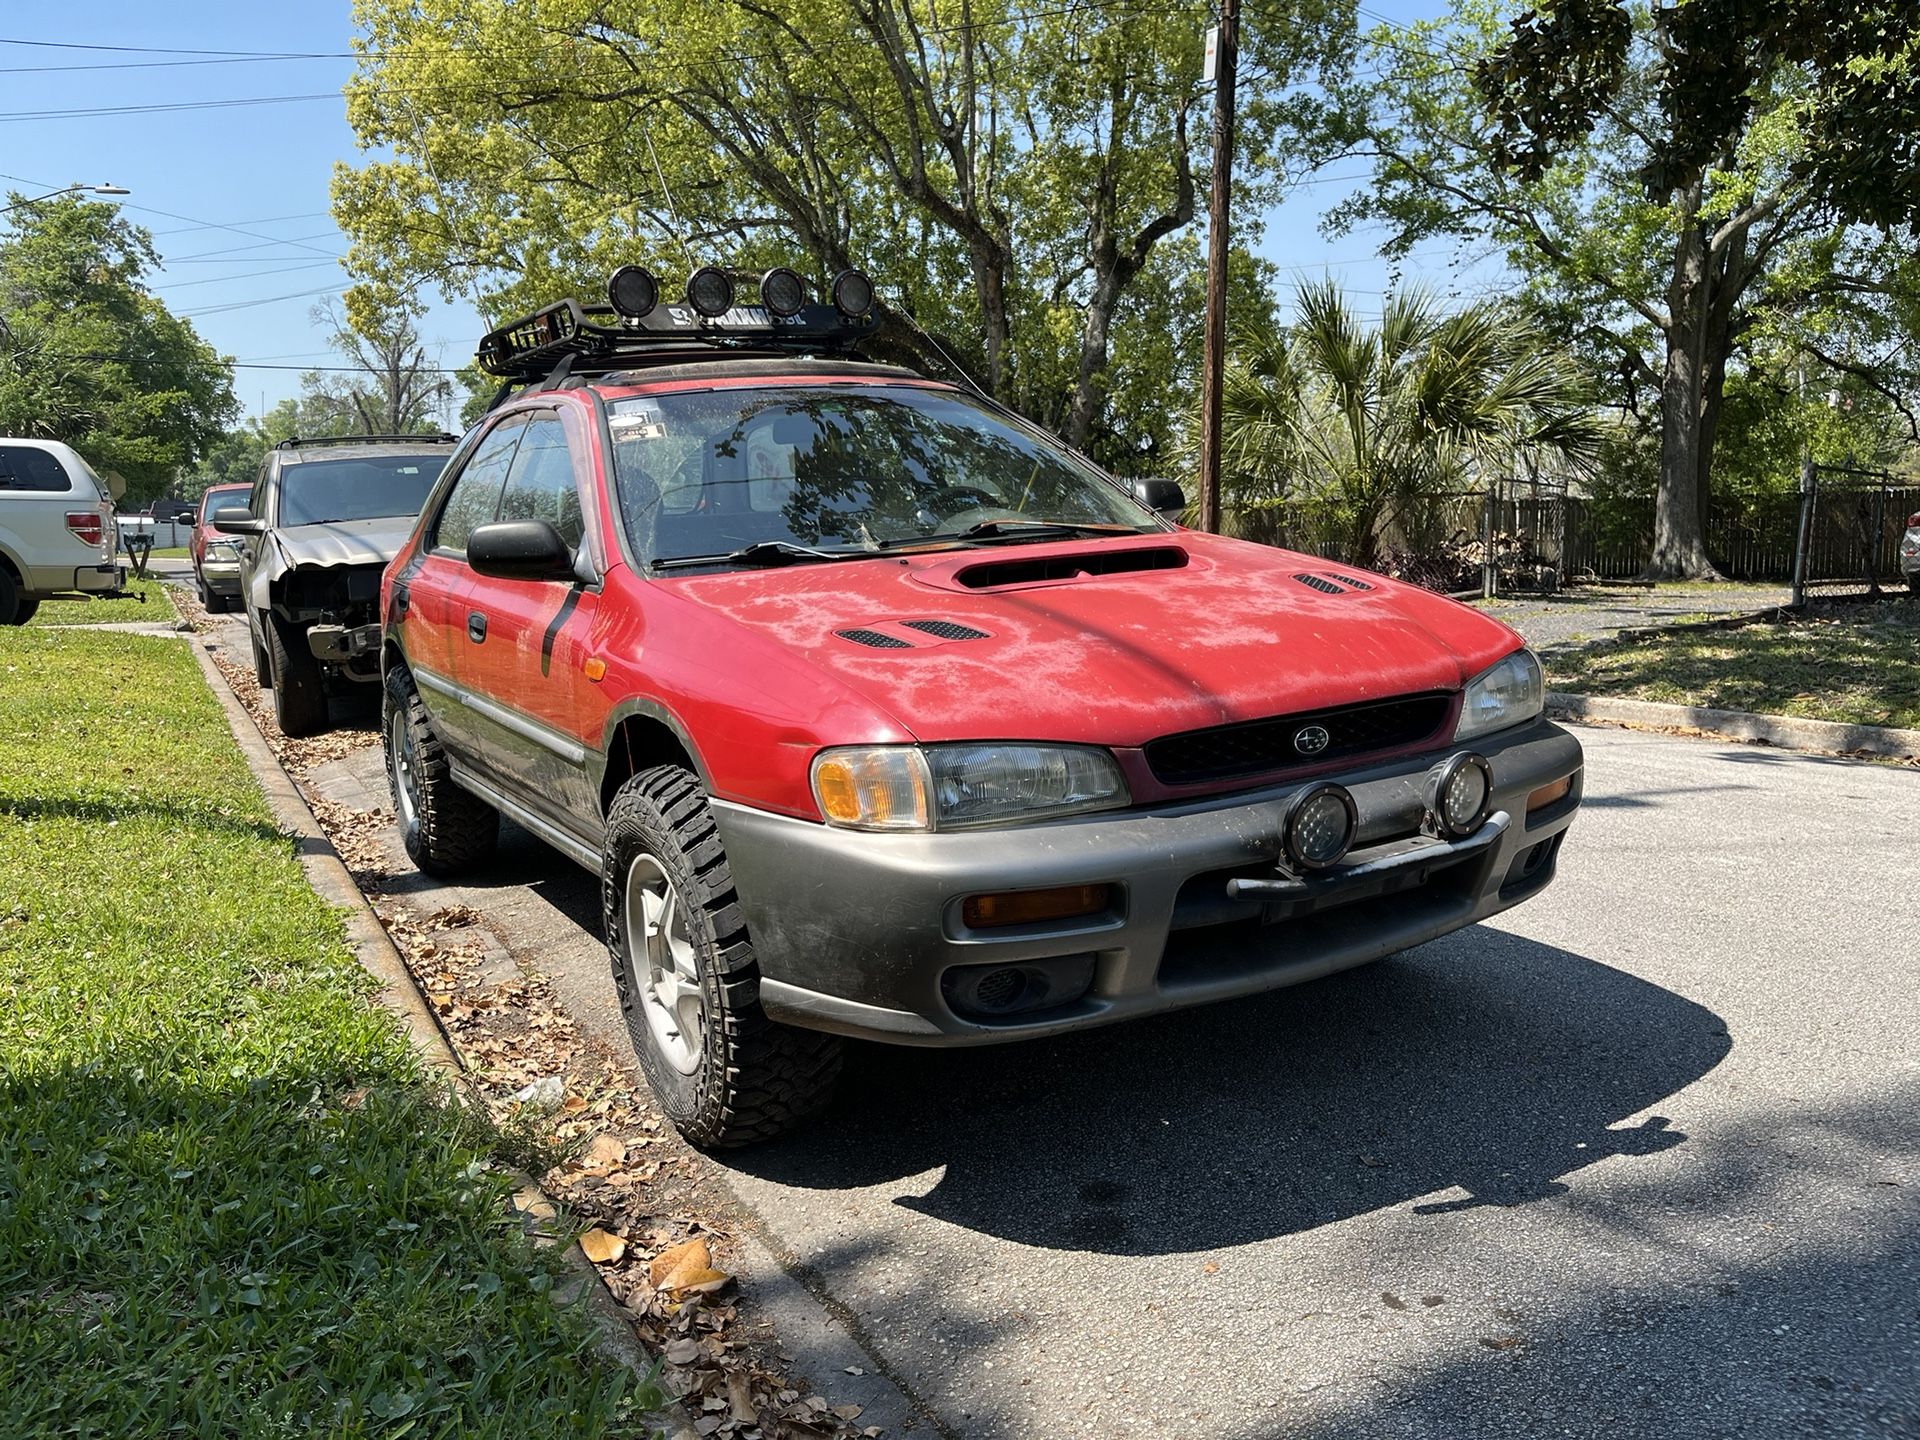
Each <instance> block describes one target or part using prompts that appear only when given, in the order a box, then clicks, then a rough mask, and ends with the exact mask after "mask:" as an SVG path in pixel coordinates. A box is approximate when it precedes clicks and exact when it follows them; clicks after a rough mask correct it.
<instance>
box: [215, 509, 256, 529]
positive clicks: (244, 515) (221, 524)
mask: <svg viewBox="0 0 1920 1440" xmlns="http://www.w3.org/2000/svg"><path fill="white" fill-rule="evenodd" d="M213 528H214V529H216V530H218V531H219V532H220V533H221V534H222V535H264V534H265V533H266V530H267V522H266V521H264V520H257V519H255V518H254V517H253V516H252V515H251V514H249V513H248V512H247V510H246V508H245V507H244V506H240V505H222V506H221V507H220V508H219V509H218V510H216V511H214V512H213Z"/></svg>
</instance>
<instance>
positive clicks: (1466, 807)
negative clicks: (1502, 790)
mask: <svg viewBox="0 0 1920 1440" xmlns="http://www.w3.org/2000/svg"><path fill="white" fill-rule="evenodd" d="M1427 808H1428V809H1429V810H1431V811H1432V812H1433V820H1434V825H1435V826H1436V827H1437V828H1438V829H1439V831H1440V833H1441V834H1442V835H1445V836H1446V837H1448V838H1449V839H1452V840H1459V839H1463V838H1465V837H1466V836H1468V835H1471V834H1472V833H1473V832H1474V831H1476V830H1478V829H1479V828H1480V827H1481V825H1483V824H1484V823H1485V822H1486V818H1487V812H1488V811H1490V810H1491V809H1492V808H1493V768H1492V767H1491V766H1490V765H1488V764H1487V762H1486V760H1485V759H1484V758H1482V757H1481V756H1479V755H1472V754H1468V755H1456V756H1454V757H1453V758H1452V759H1451V760H1449V761H1447V763H1446V764H1444V765H1442V766H1441V767H1440V768H1439V769H1438V770H1437V771H1435V772H1434V776H1433V783H1432V793H1431V795H1430V796H1429V798H1428V801H1427Z"/></svg>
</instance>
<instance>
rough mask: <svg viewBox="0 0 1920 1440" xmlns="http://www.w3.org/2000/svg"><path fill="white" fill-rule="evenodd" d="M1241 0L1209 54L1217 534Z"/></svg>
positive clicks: (1205, 434) (1208, 461) (1213, 513)
mask: <svg viewBox="0 0 1920 1440" xmlns="http://www.w3.org/2000/svg"><path fill="white" fill-rule="evenodd" d="M1239 54H1240V0H1220V26H1219V29H1218V30H1217V31H1216V32H1215V40H1214V53H1213V193H1212V195H1211V196H1210V197H1209V199H1208V202H1207V322H1206V344H1205V348H1204V350H1203V351H1202V355H1201V361H1200V494H1199V497H1198V505H1197V508H1198V511H1199V516H1198V518H1199V521H1200V528H1201V529H1202V530H1205V531H1208V532H1209V533H1212V534H1218V533H1219V531H1220V392H1221V386H1222V384H1223V380H1224V376H1225V373H1226V364H1227V205H1228V201H1229V199H1230V196H1231V192H1232V188H1233V82H1234V71H1235V69H1236V68H1237V64H1238V60H1239Z"/></svg>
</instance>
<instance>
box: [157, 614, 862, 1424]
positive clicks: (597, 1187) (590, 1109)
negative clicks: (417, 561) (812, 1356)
mask: <svg viewBox="0 0 1920 1440" xmlns="http://www.w3.org/2000/svg"><path fill="white" fill-rule="evenodd" d="M181 605H182V608H183V610H185V611H186V612H187V614H188V615H189V617H190V618H191V619H192V620H194V622H195V629H197V630H201V631H205V630H209V629H211V628H212V626H211V623H210V622H208V621H207V620H206V619H205V615H204V611H202V610H201V609H200V607H199V604H198V602H197V601H195V600H194V599H193V598H192V597H191V596H185V595H183V596H182V598H181ZM212 653H213V659H214V663H215V665H216V666H217V667H218V668H219V670H220V672H221V674H222V675H223V676H225V677H226V680H227V683H228V684H229V685H230V686H231V687H232V689H233V691H234V692H235V694H237V695H238V696H239V697H240V700H241V703H242V704H243V705H244V706H245V707H246V709H247V711H248V713H249V714H251V715H252V716H253V719H254V722H255V724H256V725H257V726H258V727H259V729H260V733H261V734H262V735H263V736H264V737H265V738H266V741H267V744H268V745H269V746H270V747H271V748H272V749H273V751H274V753H275V754H276V755H277V756H278V757H279V759H280V762H281V764H282V765H284V766H285V767H286V769H287V771H288V773H289V774H290V775H292V776H293V778H294V781H295V783H296V784H297V785H298V786H299V788H300V791H301V793H302V795H303V796H304V797H305V799H306V801H307V803H308V805H309V806H310V807H311V808H312V809H313V812H314V814H315V816H316V817H317V818H318V819H319V821H320V825H321V828H322V829H323V830H324V831H325V832H326V834H327V837H328V839H329V840H330V841H331V842H332V844H333V847H334V849H335V850H336V851H337V852H338V853H339V855H340V858H341V860H342V861H343V862H344V863H345V865H346V867H347V869H348V871H349V872H350V873H351V874H352V875H353V877H354V879H355V881H356V882H357V883H358V884H359V886H360V888H361V890H362V892H363V893H364V894H365V895H366V897H367V899H368V902H369V903H370V904H371V905H372V906H373V910H374V913H375V915H377V916H378V917H379V920H380V923H381V925H382V926H383V927H384V928H385V930H386V932H387V935H388V937H389V938H391V939H392V941H393V943H394V946H395V948H397V949H398V950H399V951H400V954H401V955H402V957H403V958H404V959H405V960H406V963H407V968H408V969H409V970H410V971H411V972H412V974H413V976H414V979H415V980H416V982H417V983H418V984H419V987H420V989H421V990H422V992H423V993H424V994H425V995H426V997H427V1001H428V1003H429V1004H430V1005H431V1006H432V1007H433V1011H434V1014H435V1015H436V1017H437V1018H438V1020H439V1022H440V1025H441V1028H442V1029H443V1030H444V1031H445V1033H446V1035H447V1037H448V1040H449V1042H450V1043H451V1044H452V1046H453V1048H454V1050H455V1051H456V1053H458V1055H459V1056H460V1059H461V1061H462V1063H463V1064H464V1065H465V1066H466V1068H467V1071H468V1074H469V1078H470V1080H471V1081H472V1089H473V1090H474V1092H475V1093H476V1095H477V1096H478V1097H479V1098H480V1099H481V1100H482V1101H483V1102H484V1103H485V1105H486V1106H487V1109H488V1111H489V1113H490V1114H491V1115H492V1116H493V1117H494V1118H495V1120H496V1121H497V1122H499V1123H501V1124H502V1125H503V1126H507V1127H509V1128H510V1129H512V1128H514V1127H521V1128H522V1129H523V1128H524V1127H526V1126H528V1125H532V1126H535V1127H537V1132H538V1138H539V1139H540V1140H541V1141H542V1142H544V1143H547V1144H550V1145H553V1146H557V1147H560V1148H561V1153H563V1154H564V1155H566V1156H567V1157H569V1158H567V1159H565V1160H563V1161H562V1162H561V1163H560V1164H558V1165H556V1166H554V1167H553V1168H552V1169H550V1170H548V1171H547V1173H546V1174H545V1175H544V1176H541V1177H539V1180H540V1185H541V1188H542V1189H543V1190H544V1191H545V1192H546V1193H547V1195H548V1196H550V1197H551V1198H552V1199H553V1201H555V1202H556V1203H557V1204H558V1205H560V1206H562V1207H564V1208H565V1210H566V1211H567V1212H568V1213H569V1214H570V1215H571V1216H573V1217H574V1218H575V1219H576V1220H578V1221H580V1222H582V1223H584V1224H585V1227H586V1228H585V1229H584V1230H583V1231H582V1232H581V1234H580V1247H581V1249H582V1251H583V1252H584V1253H585V1254H586V1256H587V1258H588V1259H589V1260H591V1261H592V1262H593V1263H594V1265H595V1266H596V1267H597V1268H598V1269H599V1271H600V1274H601V1277H602V1279H603V1280H604V1281H605V1282H606V1285H607V1288H608V1289H609V1290H610V1291H611V1292H612V1294H613V1296H614V1298H615V1299H616V1300H617V1301H619V1302H620V1305H621V1308H622V1311H623V1313H624V1314H625V1315H626V1317H627V1319H628V1320H629V1321H630V1322H631V1323H632V1324H633V1327H634V1329H635V1331H636V1332H637V1334H638V1335H639V1337H640V1340H641V1342H642V1344H644V1345H645V1346H646V1348H647V1349H648V1350H649V1351H650V1352H651V1353H653V1354H655V1355H658V1356H660V1357H661V1360H662V1372H661V1382H662V1384H663V1385H665V1387H666V1388H667V1389H668V1390H669V1391H671V1392H672V1393H673V1394H674V1395H675V1396H677V1397H678V1398H679V1399H681V1401H682V1402H683V1404H684V1405H685V1407H686V1410H687V1412H688V1413H689V1414H690V1415H691V1416H692V1417H693V1418H692V1426H693V1430H694V1432H695V1433H696V1434H697V1435H701V1436H709V1435H712V1436H726V1437H737V1440H855V1437H875V1436H879V1435H880V1434H882V1431H881V1428H880V1427H879V1426H866V1427H862V1426H860V1425H859V1424H858V1423H857V1422H858V1420H859V1418H860V1407H859V1406H857V1405H841V1406H837V1407H836V1406H834V1405H832V1404H831V1403H830V1402H829V1401H828V1400H827V1399H826V1397H824V1396H822V1395H819V1394H815V1393H813V1391H812V1387H811V1386H810V1385H808V1384H807V1382H806V1381H805V1380H804V1379H803V1378H801V1377H798V1376H795V1375H794V1374H792V1373H791V1369H790V1366H788V1365H787V1364H786V1363H785V1362H784V1361H783V1360H782V1359H781V1358H780V1355H779V1352H778V1350H777V1347H776V1346H775V1344H774V1343H773V1337H772V1336H771V1334H770V1329H769V1326H768V1325H767V1322H765V1321H764V1320H754V1319H749V1318H743V1317H742V1316H741V1314H740V1310H739V1302H738V1300H737V1298H736V1297H735V1295H734V1289H735V1287H734V1284H733V1277H732V1276H731V1275H730V1274H729V1273H728V1272H727V1270H726V1269H725V1268H723V1267H722V1266H721V1265H720V1264H718V1263H716V1258H715V1247H716V1246H718V1247H719V1249H720V1250H721V1251H722V1252H724V1251H725V1250H726V1248H727V1245H728V1242H729V1239H730V1233H729V1227H728V1225H727V1223H726V1222H725V1220H724V1218H723V1217H725V1216H726V1215H727V1214H728V1213H729V1202H728V1200H727V1199H726V1197H725V1196H724V1195H723V1194H721V1193H720V1192H719V1191H718V1189H717V1187H716V1185H715V1184H714V1182H713V1180H712V1177H711V1176H710V1174H709V1173H708V1171H707V1170H706V1167H705V1163H704V1162H703V1161H702V1160H701V1159H700V1157H699V1156H698V1155H696V1154H695V1153H694V1152H693V1151H692V1150H690V1149H689V1148H688V1147H687V1146H686V1145H684V1144H683V1143H682V1142H681V1141H680V1139H679V1137H678V1136H677V1135H675V1134H674V1133H673V1131H672V1129H671V1127H669V1126H667V1125H666V1124H665V1123H664V1121H663V1120H662V1119H661V1117H660V1116H659V1114H658V1113H657V1112H656V1111H655V1110H654V1109H653V1106H652V1103H651V1100H650V1098H649V1097H648V1095H647V1092H646V1089H645V1087H644V1085H643V1084H642V1083H641V1082H640V1080H639V1078H638V1076H637V1074H636V1073H635V1071H634V1070H633V1069H632V1068H631V1066H630V1065H629V1064H628V1061H627V1057H625V1056H616V1055H613V1054H611V1053H609V1052H608V1051H606V1050H605V1049H604V1048H602V1047H600V1046H598V1045H595V1044H593V1043H591V1042H589V1041H588V1040H587V1039H586V1038H585V1037H583V1036H582V1035H581V1033H580V1031H579V1028H578V1027H577V1026H576V1025H575V1023H574V1022H573V1020H572V1018H571V1017H570V1016H568V1015H567V1014H566V1013H565V1012H564V1011H563V1010H561V1009H560V1008H559V1006H558V1005H557V1004H556V1003H555V1000H554V996H553V991H552V988H551V986H550V985H549V984H548V983H547V981H546V980H545V979H544V978H543V977H542V976H539V975H537V974H532V973H529V972H526V971H524V970H521V969H520V968H519V967H518V966H515V967H514V968H513V971H512V974H511V976H510V978H507V979H505V980H501V979H499V978H498V974H499V969H500V967H499V966H497V965H493V966H489V965H487V964H485V963H484V962H485V961H486V960H487V957H488V954H489V950H490V949H491V950H492V951H493V952H494V953H496V954H497V952H498V950H499V946H498V944H497V943H493V944H491V945H489V943H488V942H489V937H488V936H487V935H486V931H485V917H484V915H482V914H480V913H479V912H477V911H475V910H474V909H473V908H471V907H469V906H466V905H460V904H452V905H439V906H437V907H435V908H427V909H422V908H420V907H419V906H417V905H415V904H410V903H408V902H407V900H406V899H403V898H401V897H398V896H395V895H392V894H389V893H387V892H388V886H387V881H388V880H389V879H390V878H391V877H393V876H394V875H396V874H399V873H404V872H403V870H402V867H405V866H406V865H407V861H406V859H405V856H404V853H403V852H402V851H401V850H400V848H399V845H398V838H397V837H396V836H395V835H394V833H393V814H392V811H391V810H390V809H386V808H380V809H375V810H371V811H362V810H356V809H354V808H352V807H351V806H347V805H341V804H338V803H336V802H334V801H331V800H329V799H327V798H326V797H324V796H321V795H317V794H316V793H314V789H313V787H312V785H311V784H310V783H308V777H309V775H310V774H311V772H312V771H313V770H314V769H315V768H317V767H319V766H322V765H325V764H328V763H329V762H331V761H335V760H341V759H345V758H347V757H348V756H351V755H353V754H354V753H356V752H358V751H363V750H366V749H369V748H372V747H375V746H378V745H379V743H380V736H379V732H378V730H377V729H375V728H373V727H372V726H371V725H368V726H364V727H358V728H355V727H348V728H342V729H338V730H334V731H331V732H329V733H328V734H326V735H323V736H317V737H315V738H313V739H308V740H293V739H288V738H287V737H286V736H283V735H282V734H281V733H280V731H279V727H278V726H277V725H276V724H275V723H274V720H273V710H272V705H271V702H270V701H269V700H268V698H267V697H266V696H264V695H263V694H262V692H261V689H260V686H259V685H258V684H257V683H256V681H255V679H254V675H253V671H252V668H251V666H249V665H244V664H237V663H235V657H233V656H231V655H230V654H229V652H228V651H227V650H226V649H224V648H222V649H219V650H215V651H214V652H212ZM553 1080H557V1081H558V1082H559V1086H558V1089H559V1095H560V1098H559V1099H558V1100H557V1103H554V1104H552V1105H550V1106H541V1105H535V1104H532V1103H523V1102H522V1101H520V1100H518V1099H516V1098H515V1097H516V1096H518V1095H520V1094H521V1093H523V1092H526V1091H528V1090H529V1089H530V1087H535V1086H537V1085H546V1086H548V1087H549V1088H551V1082H552V1081H553Z"/></svg>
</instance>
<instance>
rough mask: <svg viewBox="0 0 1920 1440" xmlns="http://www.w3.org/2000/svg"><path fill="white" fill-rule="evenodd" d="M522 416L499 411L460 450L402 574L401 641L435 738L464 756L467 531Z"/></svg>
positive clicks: (509, 458) (470, 751) (468, 729)
mask: <svg viewBox="0 0 1920 1440" xmlns="http://www.w3.org/2000/svg"><path fill="white" fill-rule="evenodd" d="M525 428H526V416H525V415H524V414H513V415H507V416H503V417H502V418H501V419H500V421H499V422H498V423H497V424H495V425H494V426H493V428H492V429H490V430H489V431H487V433H486V434H484V435H482V436H481V437H480V439H479V441H478V442H477V443H476V444H475V445H474V446H473V448H472V449H471V450H470V451H469V452H468V453H467V456H466V459H465V462H464V463H461V462H458V461H456V462H455V463H457V464H459V465H460V468H459V471H458V473H457V474H455V476H454V478H453V483H452V484H451V485H449V486H448V487H447V489H446V490H445V492H444V493H443V496H442V499H441V501H440V505H439V508H438V510H437V511H436V513H435V514H434V515H433V516H432V517H431V518H430V519H429V521H428V524H427V533H426V534H425V535H424V536H422V537H421V546H420V558H419V560H418V562H417V563H416V564H415V566H414V567H413V568H412V570H411V573H410V574H409V575H408V576H407V581H406V585H407V589H406V595H407V616H406V624H405V632H404V633H405V639H404V642H403V643H404V647H405V650H406V657H407V667H408V669H410V670H411V671H412V672H413V678H414V683H415V684H416V685H417V686H418V687H419V690H420V698H421V699H422V701H423V702H425V704H426V707H427V715H428V717H429V719H431V720H432V722H433V729H434V733H435V734H436V735H438V736H439V737H440V740H441V743H442V744H444V745H446V746H447V747H448V748H449V749H450V750H452V751H453V753H454V755H455V756H456V757H457V758H459V759H460V760H462V761H464V762H466V763H467V764H474V763H475V762H476V761H477V758H478V747H477V738H476V735H475V730H474V719H473V713H472V711H471V710H470V709H469V708H468V707H467V705H466V704H464V703H463V701H462V699H461V695H460V690H459V686H458V683H457V681H456V678H455V668H456V667H455V657H456V656H457V654H458V653H459V652H458V650H457V649H456V647H457V646H462V645H465V644H466V643H467V642H466V639H465V627H466V623H467V592H468V590H469V589H470V588H471V586H472V584H473V578H474V577H473V572H472V571H471V570H469V569H468V568H467V536H469V535H471V534H472V533H473V531H474V528H475V527H476V526H480V525H484V524H486V523H487V522H488V521H489V520H491V519H493V518H494V516H495V515H496V514H497V513H498V511H499V508H500V490H501V487H502V486H503V485H504V484H505V483H506V478H507V470H508V468H509V467H510V466H511V465H512V464H513V455H514V450H515V449H516V447H518V445H519V443H520V436H521V433H522V431H524V430H525Z"/></svg>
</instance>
